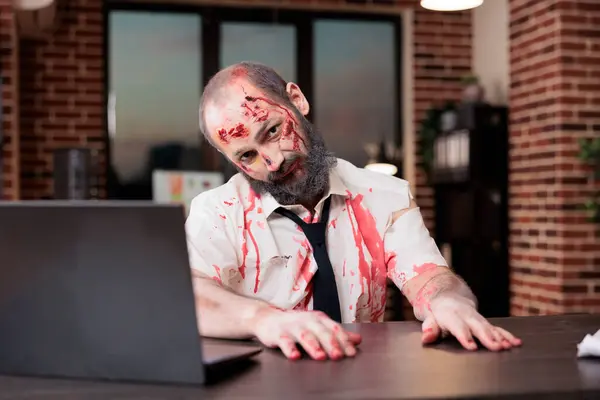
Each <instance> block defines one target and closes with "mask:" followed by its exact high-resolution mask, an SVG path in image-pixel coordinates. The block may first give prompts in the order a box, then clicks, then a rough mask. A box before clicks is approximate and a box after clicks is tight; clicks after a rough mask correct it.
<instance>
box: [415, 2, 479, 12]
mask: <svg viewBox="0 0 600 400" xmlns="http://www.w3.org/2000/svg"><path fill="white" fill-rule="evenodd" d="M482 4H483V0H421V7H423V8H426V9H427V10H432V11H462V10H469V9H471V8H475V7H479V6H480V5H482Z"/></svg>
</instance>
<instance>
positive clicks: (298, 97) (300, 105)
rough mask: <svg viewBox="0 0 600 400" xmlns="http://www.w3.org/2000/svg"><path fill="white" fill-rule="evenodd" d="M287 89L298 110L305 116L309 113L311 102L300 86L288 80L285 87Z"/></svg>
mask: <svg viewBox="0 0 600 400" xmlns="http://www.w3.org/2000/svg"><path fill="white" fill-rule="evenodd" d="M285 90H286V92H287V94H288V97H289V98H290V100H291V102H292V104H293V105H294V106H296V108H297V109H298V111H300V113H301V114H302V115H304V116H306V115H308V112H309V111H310V104H308V100H306V97H305V96H304V93H302V90H300V87H299V86H298V85H296V84H295V83H294V82H288V84H287V85H286V87H285Z"/></svg>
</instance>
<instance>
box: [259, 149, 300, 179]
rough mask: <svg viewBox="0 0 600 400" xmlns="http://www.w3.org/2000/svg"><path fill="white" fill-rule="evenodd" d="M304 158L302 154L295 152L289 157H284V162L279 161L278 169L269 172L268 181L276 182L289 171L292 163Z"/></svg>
mask: <svg viewBox="0 0 600 400" xmlns="http://www.w3.org/2000/svg"><path fill="white" fill-rule="evenodd" d="M302 159H304V156H302V155H300V154H297V155H294V156H291V157H290V158H287V159H285V161H284V162H282V163H281V165H280V166H279V169H278V170H277V171H273V172H270V173H269V175H268V176H267V179H268V180H269V182H277V181H278V180H280V179H281V178H283V177H285V176H286V175H287V174H288V173H289V172H290V168H291V167H292V166H293V165H294V163H295V162H296V161H298V160H302Z"/></svg>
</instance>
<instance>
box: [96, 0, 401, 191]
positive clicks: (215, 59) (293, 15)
mask: <svg viewBox="0 0 600 400" xmlns="http://www.w3.org/2000/svg"><path fill="white" fill-rule="evenodd" d="M113 11H141V12H157V13H169V14H196V15H198V16H199V17H200V18H201V21H202V24H201V29H200V36H201V41H200V43H201V45H202V47H201V49H200V51H201V53H200V54H201V68H202V72H201V74H202V76H201V79H200V82H201V85H202V87H201V88H200V89H201V90H202V89H203V88H204V86H205V85H206V83H207V82H208V81H209V79H210V78H211V77H212V76H213V75H214V74H215V73H217V72H218V71H219V69H220V61H221V60H220V47H221V24H222V23H224V22H244V23H248V22H249V23H265V24H272V23H274V22H276V23H281V24H285V25H293V26H295V28H296V74H297V81H296V83H297V84H298V85H299V86H300V88H301V89H302V92H303V93H304V95H305V96H306V98H307V100H308V101H309V103H310V104H311V112H310V114H309V115H308V116H307V118H308V119H309V120H311V121H314V120H315V115H316V113H317V112H318V111H317V110H318V104H317V102H316V99H315V98H314V64H315V61H314V38H313V32H314V22H315V21H317V20H344V21H382V22H389V23H392V25H393V26H394V30H395V35H394V36H395V37H394V39H395V46H394V48H395V52H394V53H395V54H394V62H395V64H396V73H395V76H394V86H395V88H396V90H395V94H396V95H395V102H396V107H395V108H396V118H395V129H394V134H393V138H394V141H395V144H396V145H397V146H402V144H403V143H402V141H403V140H402V139H403V127H404V123H403V122H404V121H403V119H404V118H405V117H406V118H412V116H410V115H408V116H404V115H403V109H404V108H403V102H404V99H403V96H402V93H403V88H404V82H403V79H402V77H403V69H404V65H403V59H402V46H403V38H402V15H400V14H377V13H358V12H354V11H322V10H297V9H278V8H273V7H255V6H249V7H244V8H242V7H234V6H211V5H183V4H182V5H177V4H158V3H151V2H148V3H144V2H137V1H136V2H130V1H128V0H108V1H106V2H104V6H103V14H104V18H103V21H104V29H103V32H104V54H105V55H106V57H105V62H104V94H105V98H104V116H105V118H104V125H105V127H104V128H105V129H104V130H105V145H106V157H107V159H106V166H105V168H106V171H105V172H106V173H107V175H106V176H108V170H109V167H110V163H111V161H112V159H111V146H112V143H111V139H110V136H109V132H108V95H109V93H108V91H109V89H110V87H109V86H110V70H109V61H108V57H109V54H110V53H109V50H110V43H109V36H110V35H109V19H110V13H111V12H113ZM306 60H308V61H306ZM306 65H310V68H306ZM376 139H377V140H380V138H376ZM218 159H221V162H219V160H218ZM213 161H214V162H213V163H212V164H213V166H214V170H219V171H223V170H224V164H223V161H224V160H223V159H222V156H217V157H214V160H213ZM219 164H220V165H219ZM107 189H110V183H107Z"/></svg>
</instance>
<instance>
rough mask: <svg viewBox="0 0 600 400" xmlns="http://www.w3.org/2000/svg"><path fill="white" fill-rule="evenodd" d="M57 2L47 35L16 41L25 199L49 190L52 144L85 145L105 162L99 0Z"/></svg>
mask: <svg viewBox="0 0 600 400" xmlns="http://www.w3.org/2000/svg"><path fill="white" fill-rule="evenodd" d="M59 4H61V3H59ZM62 4H67V8H61V9H59V18H60V19H59V21H60V23H59V25H58V30H57V31H56V32H55V33H54V34H53V35H52V36H51V37H50V38H48V39H47V40H28V39H22V40H21V42H20V53H21V54H20V62H19V67H20V71H21V88H20V92H21V98H20V105H21V107H20V112H21V132H20V135H21V197H22V198H24V199H35V198H44V197H48V196H52V179H51V178H52V176H51V174H52V168H53V166H52V152H53V150H54V149H57V148H60V147H64V146H81V147H88V148H91V149H94V150H97V151H98V160H99V161H100V162H101V163H104V154H105V144H104V122H103V121H104V116H103V100H104V83H103V82H104V72H103V62H104V54H103V14H102V2H101V1H98V0H71V1H68V2H63V3H62Z"/></svg>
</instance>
